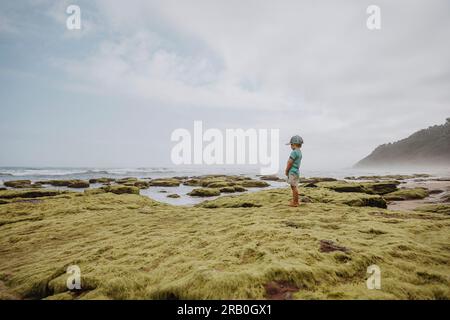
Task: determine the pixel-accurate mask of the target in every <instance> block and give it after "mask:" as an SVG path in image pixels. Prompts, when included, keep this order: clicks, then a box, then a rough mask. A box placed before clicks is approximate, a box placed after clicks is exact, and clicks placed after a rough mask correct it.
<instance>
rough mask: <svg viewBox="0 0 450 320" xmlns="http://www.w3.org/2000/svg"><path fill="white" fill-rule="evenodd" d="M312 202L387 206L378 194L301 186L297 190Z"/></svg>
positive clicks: (356, 205) (357, 205)
mask: <svg viewBox="0 0 450 320" xmlns="http://www.w3.org/2000/svg"><path fill="white" fill-rule="evenodd" d="M299 193H300V194H301V195H302V196H307V197H308V198H310V199H311V200H312V201H313V202H319V203H333V204H345V205H348V206H352V207H377V208H384V209H385V208H387V202H386V200H385V199H383V198H382V197H381V196H380V195H374V194H366V193H362V192H345V193H344V192H336V191H334V190H331V189H327V188H320V187H317V188H301V189H300V192H299Z"/></svg>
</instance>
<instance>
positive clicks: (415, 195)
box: [383, 188, 430, 201]
mask: <svg viewBox="0 0 450 320" xmlns="http://www.w3.org/2000/svg"><path fill="white" fill-rule="evenodd" d="M429 195H430V194H429V192H428V190H427V189H425V188H412V189H400V190H397V191H394V192H391V193H388V194H385V195H384V196H383V197H384V198H385V199H386V200H391V201H402V200H414V199H424V198H426V197H428V196H429Z"/></svg>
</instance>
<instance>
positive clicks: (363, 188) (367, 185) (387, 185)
mask: <svg viewBox="0 0 450 320" xmlns="http://www.w3.org/2000/svg"><path fill="white" fill-rule="evenodd" d="M399 184H400V182H399V181H383V182H347V181H336V182H320V183H318V186H319V187H324V188H327V189H331V190H333V191H336V192H358V193H367V194H378V195H383V194H387V193H391V192H394V191H397V190H398V188H397V186H398V185H399Z"/></svg>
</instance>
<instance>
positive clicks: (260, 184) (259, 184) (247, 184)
mask: <svg viewBox="0 0 450 320" xmlns="http://www.w3.org/2000/svg"><path fill="white" fill-rule="evenodd" d="M239 184H240V185H241V186H243V187H244V188H265V187H268V186H270V184H268V183H267V182H265V181H260V180H244V181H241V182H240V183H239Z"/></svg>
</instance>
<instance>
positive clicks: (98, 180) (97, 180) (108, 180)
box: [89, 178, 116, 184]
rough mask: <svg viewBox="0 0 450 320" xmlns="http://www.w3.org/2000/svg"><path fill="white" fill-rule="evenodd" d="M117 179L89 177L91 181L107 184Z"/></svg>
mask: <svg viewBox="0 0 450 320" xmlns="http://www.w3.org/2000/svg"><path fill="white" fill-rule="evenodd" d="M114 181H116V179H113V178H97V179H89V183H102V184H107V183H111V182H114Z"/></svg>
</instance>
